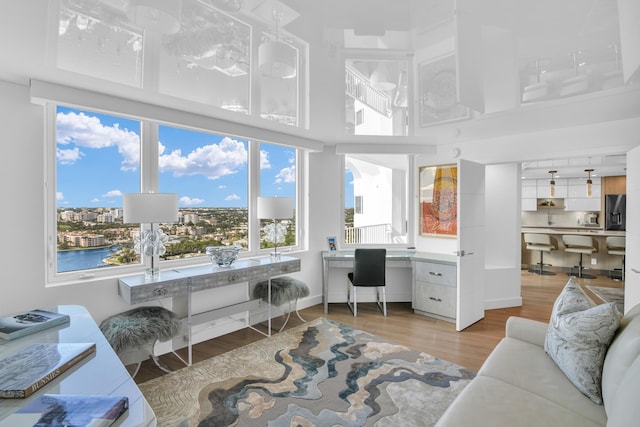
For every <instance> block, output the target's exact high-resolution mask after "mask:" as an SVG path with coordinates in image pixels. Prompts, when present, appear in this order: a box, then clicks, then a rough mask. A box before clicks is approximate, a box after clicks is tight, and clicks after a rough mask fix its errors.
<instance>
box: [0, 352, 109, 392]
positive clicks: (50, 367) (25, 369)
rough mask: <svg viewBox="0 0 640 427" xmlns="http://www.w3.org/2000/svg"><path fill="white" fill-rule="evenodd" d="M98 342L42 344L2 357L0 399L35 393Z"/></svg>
mask: <svg viewBox="0 0 640 427" xmlns="http://www.w3.org/2000/svg"><path fill="white" fill-rule="evenodd" d="M95 350H96V345H95V343H39V344H32V345H30V346H28V347H26V348H24V349H22V350H18V351H16V352H14V353H12V354H10V355H8V356H5V357H4V358H2V359H1V360H0V398H5V399H20V398H25V397H27V396H30V395H32V394H33V393H35V392H36V391H38V390H39V389H40V388H42V387H43V386H45V385H46V384H48V383H49V382H51V381H53V380H54V379H55V378H56V377H58V376H60V375H61V374H62V373H63V372H65V371H67V370H68V369H69V368H71V367H72V366H73V365H75V364H76V363H78V362H80V361H81V360H82V359H84V358H85V357H87V356H88V355H89V354H91V353H93V352H95Z"/></svg>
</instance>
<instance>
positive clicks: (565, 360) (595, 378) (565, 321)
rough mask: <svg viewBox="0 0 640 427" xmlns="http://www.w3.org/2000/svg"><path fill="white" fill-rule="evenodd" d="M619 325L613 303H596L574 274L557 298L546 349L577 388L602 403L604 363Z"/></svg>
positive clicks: (546, 339)
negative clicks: (594, 304)
mask: <svg viewBox="0 0 640 427" xmlns="http://www.w3.org/2000/svg"><path fill="white" fill-rule="evenodd" d="M619 325H620V313H619V312H618V309H617V308H616V306H615V304H614V303H606V304H600V305H596V306H593V302H592V301H591V300H590V299H589V297H587V296H586V295H585V293H584V292H583V291H582V289H581V288H580V286H579V285H578V284H577V283H576V282H575V281H574V279H573V277H571V278H570V279H569V282H568V283H567V284H566V285H565V287H564V289H563V290H562V292H561V293H560V295H559V296H558V298H557V299H556V302H555V304H554V305H553V310H552V312H551V320H550V322H549V329H548V330H547V335H546V338H545V342H544V350H545V351H546V352H547V354H548V355H549V356H550V357H551V359H553V361H554V362H555V363H556V365H558V368H560V370H561V371H562V372H563V373H564V374H565V375H566V377H567V378H568V379H569V381H571V383H573V385H574V386H576V388H577V389H578V390H580V391H581V392H582V393H583V394H585V395H586V396H587V397H589V398H590V399H591V400H592V401H594V402H595V403H597V404H602V384H601V380H602V366H603V363H604V357H605V355H606V353H607V349H608V347H609V344H610V343H611V340H612V339H613V336H614V335H615V333H616V330H617V329H618V326H619Z"/></svg>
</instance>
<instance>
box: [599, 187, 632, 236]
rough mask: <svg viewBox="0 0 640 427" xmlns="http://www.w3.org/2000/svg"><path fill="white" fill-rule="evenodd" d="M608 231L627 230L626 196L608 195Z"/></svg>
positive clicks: (606, 213) (605, 205)
mask: <svg viewBox="0 0 640 427" xmlns="http://www.w3.org/2000/svg"><path fill="white" fill-rule="evenodd" d="M604 207H605V223H604V224H605V226H604V228H605V229H606V230H625V224H626V219H625V215H626V210H627V196H626V195H624V194H607V195H606V196H605V200H604Z"/></svg>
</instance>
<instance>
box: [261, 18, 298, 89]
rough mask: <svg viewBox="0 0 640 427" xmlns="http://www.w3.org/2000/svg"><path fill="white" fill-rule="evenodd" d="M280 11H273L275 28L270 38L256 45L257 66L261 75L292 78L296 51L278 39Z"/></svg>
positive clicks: (295, 70) (294, 70)
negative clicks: (258, 45)
mask: <svg viewBox="0 0 640 427" xmlns="http://www.w3.org/2000/svg"><path fill="white" fill-rule="evenodd" d="M281 18H282V17H281V13H280V12H278V11H277V10H274V11H273V20H274V22H275V30H274V35H273V39H272V40H267V41H265V42H264V43H262V44H261V45H260V47H258V68H259V69H260V72H261V73H262V74H263V75H266V76H270V77H274V78H277V79H292V78H294V77H296V74H297V73H296V72H297V67H296V64H297V62H298V53H297V51H296V49H295V48H294V47H293V46H291V45H290V44H288V43H285V42H283V41H281V40H280V39H279V37H278V36H279V34H278V23H279V22H280V19H281Z"/></svg>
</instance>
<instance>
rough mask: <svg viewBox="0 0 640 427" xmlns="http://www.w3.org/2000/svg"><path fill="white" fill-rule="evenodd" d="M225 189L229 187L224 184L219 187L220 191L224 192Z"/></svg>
mask: <svg viewBox="0 0 640 427" xmlns="http://www.w3.org/2000/svg"><path fill="white" fill-rule="evenodd" d="M225 188H227V186H226V185H224V184H220V185H218V190H224V189H225Z"/></svg>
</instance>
